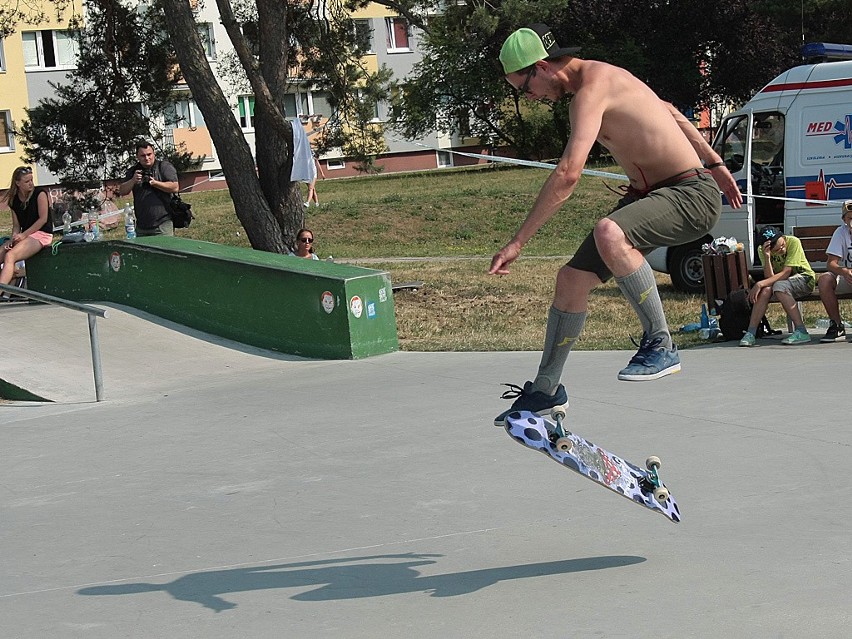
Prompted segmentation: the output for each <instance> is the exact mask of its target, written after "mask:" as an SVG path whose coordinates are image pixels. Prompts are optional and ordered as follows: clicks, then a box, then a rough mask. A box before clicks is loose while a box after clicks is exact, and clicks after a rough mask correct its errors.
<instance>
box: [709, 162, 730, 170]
mask: <svg viewBox="0 0 852 639" xmlns="http://www.w3.org/2000/svg"><path fill="white" fill-rule="evenodd" d="M720 166H725V163H724V162H713V164H705V165H704V168H705V169H718V168H719V167H720Z"/></svg>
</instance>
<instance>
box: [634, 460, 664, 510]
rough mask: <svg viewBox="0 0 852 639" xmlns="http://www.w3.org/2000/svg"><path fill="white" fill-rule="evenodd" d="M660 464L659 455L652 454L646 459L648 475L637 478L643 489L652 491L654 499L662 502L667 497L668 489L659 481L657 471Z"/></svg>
mask: <svg viewBox="0 0 852 639" xmlns="http://www.w3.org/2000/svg"><path fill="white" fill-rule="evenodd" d="M660 466H662V462H660V458H659V457H656V456H654V455H652V456H651V457H649V458H648V459H646V460H645V468H647V469H648V475H647V477H643V478H642V479H641V480H639V484H640V486H642V489H643V490H647V491H648V492H649V493H653V495H654V499H656V500H657V501H658V502H660V503H661V504H663V503H665V502H666V501H668V499H669V490H668V488H666V487H665V486H663V482H661V481H660V474H659V472H658V471H659V469H660Z"/></svg>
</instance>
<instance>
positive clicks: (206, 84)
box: [162, 0, 303, 253]
mask: <svg viewBox="0 0 852 639" xmlns="http://www.w3.org/2000/svg"><path fill="white" fill-rule="evenodd" d="M162 4H163V7H164V9H165V11H166V12H167V14H168V16H167V19H166V24H167V30H168V33H169V37H170V38H171V39H172V42H174V43H175V51H176V53H177V57H178V62H179V63H180V70H181V73H182V74H183V76H184V78H185V79H186V82H187V84H188V85H189V88H190V90H191V91H192V97H193V99H194V100H195V102H196V104H197V105H198V108H199V109H200V110H201V113H203V114H204V120H205V122H206V123H207V127H208V129H209V131H210V137H211V138H212V140H213V143H214V144H215V145H216V151H217V154H218V156H219V160H220V162H221V164H222V170H223V171H224V173H225V177H226V178H227V180H228V190H229V191H230V193H231V199H232V200H233V202H234V209H235V210H236V213H237V218H238V219H239V220H240V223H241V224H242V225H243V228H244V229H245V231H246V234H247V236H248V239H249V242H250V243H251V245H252V247H253V248H255V249H259V250H263V251H271V252H274V253H283V252H286V250H287V248H288V247H287V242H285V240H284V236H283V235H282V231H281V224H280V223H279V220H278V217H279V216H276V215H274V214H273V212H272V209H271V207H270V203H269V202H268V201H267V199H266V196H265V194H264V191H263V189H262V188H261V184H260V181H259V180H258V176H257V172H256V169H255V162H254V159H253V158H252V155H251V150H250V148H249V145H248V143H247V142H246V139H245V137H244V136H243V132H242V130H241V129H240V126H239V124H238V123H237V120H236V118H234V114H233V113H232V112H231V108H230V106H229V105H228V101H227V100H226V99H225V96H224V94H223V93H222V90H221V89H220V88H219V84H218V83H217V81H216V77H215V76H214V75H213V71H212V70H211V69H210V65H209V64H208V62H207V58H206V56H205V54H204V50H203V48H202V46H201V40H200V38H199V36H198V32H197V30H196V27H195V20H194V18H193V15H192V10H191V9H190V6H189V2H188V1H187V0H162ZM261 141H262V138H261V136H260V135H258V146H260V143H261ZM258 160H259V161H260V157H258ZM287 177H288V179H289V174H288V175H287ZM299 214H300V215H303V213H302V205H301V203H300V204H299ZM282 218H283V216H282Z"/></svg>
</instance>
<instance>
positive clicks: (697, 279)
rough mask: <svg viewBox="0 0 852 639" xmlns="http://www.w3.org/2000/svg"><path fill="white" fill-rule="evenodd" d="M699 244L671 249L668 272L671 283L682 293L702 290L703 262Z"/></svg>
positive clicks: (700, 291)
mask: <svg viewBox="0 0 852 639" xmlns="http://www.w3.org/2000/svg"><path fill="white" fill-rule="evenodd" d="M701 255H702V252H701V247H700V246H678V247H677V248H676V249H674V250H673V251H672V258H671V263H670V265H669V273H670V274H671V277H672V285H673V286H674V287H675V289H676V290H678V291H680V292H682V293H703V292H704V264H702V262H701Z"/></svg>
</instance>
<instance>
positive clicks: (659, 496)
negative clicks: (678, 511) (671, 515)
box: [654, 486, 669, 504]
mask: <svg viewBox="0 0 852 639" xmlns="http://www.w3.org/2000/svg"><path fill="white" fill-rule="evenodd" d="M654 499H656V500H657V501H658V502H660V503H661V504H663V503H665V502H667V501H668V500H669V491H668V489H666V487H665V486H660V487H659V488H655V489H654Z"/></svg>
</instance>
